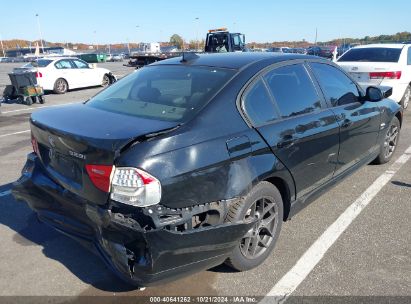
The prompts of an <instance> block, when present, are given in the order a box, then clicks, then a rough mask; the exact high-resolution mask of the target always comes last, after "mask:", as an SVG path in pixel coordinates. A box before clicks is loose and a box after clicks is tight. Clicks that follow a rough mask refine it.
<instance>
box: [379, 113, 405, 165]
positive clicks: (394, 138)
mask: <svg viewBox="0 0 411 304" xmlns="http://www.w3.org/2000/svg"><path fill="white" fill-rule="evenodd" d="M400 131H401V127H400V121H399V120H398V118H397V117H395V116H394V118H393V119H392V120H391V123H390V126H389V127H388V129H387V132H386V133H385V136H384V138H383V142H382V143H381V145H380V154H379V155H378V156H377V158H376V159H375V161H374V163H376V164H378V165H381V164H385V163H387V162H389V161H390V160H391V158H392V156H393V155H394V152H395V150H396V149H397V145H398V142H399V139H400Z"/></svg>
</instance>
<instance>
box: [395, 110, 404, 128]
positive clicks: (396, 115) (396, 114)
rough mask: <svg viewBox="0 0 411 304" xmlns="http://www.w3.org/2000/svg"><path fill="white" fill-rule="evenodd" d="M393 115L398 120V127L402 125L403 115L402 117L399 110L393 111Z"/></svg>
mask: <svg viewBox="0 0 411 304" xmlns="http://www.w3.org/2000/svg"><path fill="white" fill-rule="evenodd" d="M395 117H397V118H398V120H399V121H400V127H402V119H403V117H402V113H401V111H398V112H397V113H395Z"/></svg>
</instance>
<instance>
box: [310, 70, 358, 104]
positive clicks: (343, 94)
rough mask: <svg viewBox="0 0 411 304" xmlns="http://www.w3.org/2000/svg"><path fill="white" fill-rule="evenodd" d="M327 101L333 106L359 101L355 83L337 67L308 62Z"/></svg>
mask: <svg viewBox="0 0 411 304" xmlns="http://www.w3.org/2000/svg"><path fill="white" fill-rule="evenodd" d="M310 66H311V68H312V69H313V71H314V74H315V77H316V78H317V80H318V82H319V83H320V86H321V89H322V90H323V93H324V95H325V98H326V99H327V101H328V102H329V103H330V104H331V105H332V106H333V107H336V106H340V105H346V104H350V103H355V102H358V101H359V97H360V93H359V91H358V88H357V86H356V84H355V83H354V82H353V81H352V80H351V79H350V78H349V77H348V76H347V75H345V74H344V73H343V72H341V71H340V70H338V69H337V68H335V67H333V66H330V65H328V64H323V63H310Z"/></svg>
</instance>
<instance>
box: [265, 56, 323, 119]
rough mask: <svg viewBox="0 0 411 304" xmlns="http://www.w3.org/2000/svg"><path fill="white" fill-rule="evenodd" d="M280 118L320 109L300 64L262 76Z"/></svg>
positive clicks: (319, 103)
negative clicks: (276, 106)
mask: <svg viewBox="0 0 411 304" xmlns="http://www.w3.org/2000/svg"><path fill="white" fill-rule="evenodd" d="M264 79H265V81H266V82H267V84H268V87H269V89H270V91H271V93H272V95H273V97H274V99H275V101H276V103H277V105H278V108H279V110H280V113H281V117H282V118H288V117H292V116H296V115H300V114H306V113H311V112H316V111H319V110H320V109H321V99H320V97H319V96H318V94H317V91H316V89H315V87H314V84H313V83H312V81H311V78H310V76H309V75H308V73H307V70H306V69H305V67H304V66H303V65H302V64H294V65H289V66H284V67H280V68H276V69H274V70H272V71H271V72H269V73H268V74H266V75H265V76H264Z"/></svg>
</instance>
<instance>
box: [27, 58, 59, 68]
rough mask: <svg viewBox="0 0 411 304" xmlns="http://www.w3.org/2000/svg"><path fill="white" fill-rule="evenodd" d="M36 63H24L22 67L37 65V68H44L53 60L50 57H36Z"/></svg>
mask: <svg viewBox="0 0 411 304" xmlns="http://www.w3.org/2000/svg"><path fill="white" fill-rule="evenodd" d="M35 62H36V63H37V64H34V65H33V64H32V63H31V62H29V63H27V64H25V65H24V66H23V67H24V68H31V67H34V66H38V67H39V68H45V67H46V66H48V65H49V64H50V63H52V62H53V60H50V59H38V60H36V61H35Z"/></svg>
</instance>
